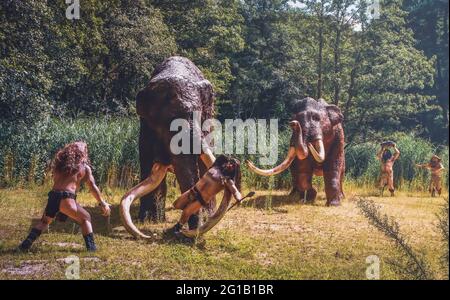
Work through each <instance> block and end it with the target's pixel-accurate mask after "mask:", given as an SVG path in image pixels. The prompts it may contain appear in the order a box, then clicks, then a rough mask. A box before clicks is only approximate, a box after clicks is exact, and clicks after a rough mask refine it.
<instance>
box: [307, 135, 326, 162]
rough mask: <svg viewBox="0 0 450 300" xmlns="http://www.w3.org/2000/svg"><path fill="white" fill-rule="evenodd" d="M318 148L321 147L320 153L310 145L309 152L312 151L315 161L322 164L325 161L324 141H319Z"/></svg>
mask: <svg viewBox="0 0 450 300" xmlns="http://www.w3.org/2000/svg"><path fill="white" fill-rule="evenodd" d="M317 146H318V147H319V152H317V150H316V148H315V147H314V146H313V145H312V144H311V143H308V148H309V151H311V154H312V156H313V157H314V160H315V161H316V162H318V163H319V164H320V163H323V162H324V161H325V149H324V147H323V141H322V140H318V141H317Z"/></svg>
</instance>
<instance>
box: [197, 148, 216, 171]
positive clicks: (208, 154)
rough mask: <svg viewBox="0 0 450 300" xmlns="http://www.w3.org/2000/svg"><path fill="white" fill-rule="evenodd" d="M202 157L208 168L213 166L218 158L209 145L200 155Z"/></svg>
mask: <svg viewBox="0 0 450 300" xmlns="http://www.w3.org/2000/svg"><path fill="white" fill-rule="evenodd" d="M200 159H201V160H202V161H203V163H204V164H205V166H206V168H208V169H209V168H211V166H212V165H213V164H214V162H215V161H216V158H215V156H214V154H213V153H212V151H211V149H210V148H209V147H206V148H205V149H204V150H203V153H202V154H201V155H200Z"/></svg>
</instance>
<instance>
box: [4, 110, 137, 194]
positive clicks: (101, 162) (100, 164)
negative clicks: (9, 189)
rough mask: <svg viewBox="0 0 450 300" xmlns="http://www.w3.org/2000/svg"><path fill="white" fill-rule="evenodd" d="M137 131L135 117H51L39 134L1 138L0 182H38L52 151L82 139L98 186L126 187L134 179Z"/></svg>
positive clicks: (46, 168) (41, 180) (46, 169)
mask: <svg viewBox="0 0 450 300" xmlns="http://www.w3.org/2000/svg"><path fill="white" fill-rule="evenodd" d="M31 132H33V131H32V130H31ZM138 133H139V126H138V121H137V120H136V119H135V118H130V119H110V118H98V119H77V120H68V121H61V120H53V122H51V124H50V125H49V126H48V127H47V128H46V130H45V131H44V132H43V133H40V134H39V136H33V135H32V134H29V133H26V134H24V135H25V136H22V135H20V134H19V135H13V136H10V137H3V138H4V140H2V144H1V147H0V155H1V157H3V161H1V162H0V171H1V172H0V174H2V176H1V183H2V185H3V186H5V185H6V186H11V185H21V184H24V183H35V182H36V183H42V182H43V181H44V178H46V172H48V171H49V166H50V162H51V160H52V158H53V156H54V154H55V153H56V151H57V150H58V149H59V148H61V147H63V146H64V145H65V144H67V143H70V142H73V141H79V140H83V141H86V142H87V144H88V149H89V157H90V160H91V163H92V166H93V171H94V175H95V177H96V179H97V181H98V182H99V183H100V184H102V185H105V184H108V185H111V186H129V185H131V184H133V183H135V182H136V181H137V179H138V174H137V171H138V166H139V164H138V160H137V158H138ZM3 141H4V143H3Z"/></svg>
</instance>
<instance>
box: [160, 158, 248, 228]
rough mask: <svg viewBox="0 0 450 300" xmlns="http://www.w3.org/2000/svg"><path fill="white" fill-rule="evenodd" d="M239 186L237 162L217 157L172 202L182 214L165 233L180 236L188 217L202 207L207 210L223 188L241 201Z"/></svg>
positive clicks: (232, 159)
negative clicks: (204, 171) (189, 186)
mask: <svg viewBox="0 0 450 300" xmlns="http://www.w3.org/2000/svg"><path fill="white" fill-rule="evenodd" d="M239 185H240V163H239V161H238V160H236V159H234V158H230V157H227V156H224V155H221V156H219V157H217V159H216V161H215V162H214V164H213V165H212V166H211V168H209V170H208V171H207V172H206V173H205V174H204V175H203V176H202V178H200V180H199V181H198V182H197V183H196V184H195V185H194V186H193V187H192V188H191V189H189V190H188V191H186V192H185V193H183V194H182V195H181V196H180V197H179V198H178V199H177V200H176V201H175V202H174V204H173V206H174V208H176V209H181V210H183V212H182V213H181V217H180V219H179V221H178V222H177V223H176V224H175V226H174V227H172V228H171V229H170V230H169V231H168V232H167V233H171V234H174V235H176V236H180V234H181V230H182V228H183V226H184V225H185V224H186V223H187V221H188V220H189V217H190V216H191V215H193V214H196V213H197V212H198V211H199V210H200V209H201V208H202V207H204V208H209V203H210V202H211V200H212V199H213V198H214V196H215V195H217V194H218V193H219V192H221V191H222V190H223V189H224V188H226V189H228V191H229V192H230V193H231V194H232V195H233V197H234V198H235V199H236V200H237V201H241V200H242V195H241V193H240V192H239V189H238V187H239Z"/></svg>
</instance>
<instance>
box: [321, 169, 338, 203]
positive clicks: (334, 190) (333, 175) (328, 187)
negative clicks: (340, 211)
mask: <svg viewBox="0 0 450 300" xmlns="http://www.w3.org/2000/svg"><path fill="white" fill-rule="evenodd" d="M323 179H324V181H325V194H326V197H327V206H339V205H340V204H341V199H342V191H341V187H340V186H341V179H340V172H336V171H330V172H324V174H323Z"/></svg>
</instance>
